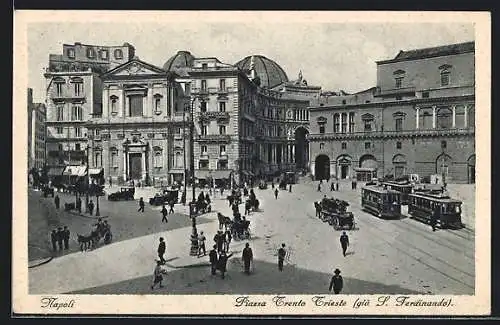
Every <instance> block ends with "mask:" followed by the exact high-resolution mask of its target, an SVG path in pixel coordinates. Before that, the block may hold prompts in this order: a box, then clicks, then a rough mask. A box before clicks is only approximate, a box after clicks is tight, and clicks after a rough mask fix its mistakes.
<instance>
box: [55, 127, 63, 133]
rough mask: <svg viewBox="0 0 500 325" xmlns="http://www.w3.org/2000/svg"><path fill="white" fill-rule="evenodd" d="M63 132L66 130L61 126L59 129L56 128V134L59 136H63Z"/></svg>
mask: <svg viewBox="0 0 500 325" xmlns="http://www.w3.org/2000/svg"><path fill="white" fill-rule="evenodd" d="M63 130H64V129H63V128H62V127H60V126H59V127H56V133H57V134H63Z"/></svg>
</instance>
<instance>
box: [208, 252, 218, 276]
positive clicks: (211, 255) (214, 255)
mask: <svg viewBox="0 0 500 325" xmlns="http://www.w3.org/2000/svg"><path fill="white" fill-rule="evenodd" d="M208 257H209V258H210V266H211V268H212V275H215V271H216V270H217V262H218V258H217V245H214V247H213V249H212V250H211V251H210V253H208Z"/></svg>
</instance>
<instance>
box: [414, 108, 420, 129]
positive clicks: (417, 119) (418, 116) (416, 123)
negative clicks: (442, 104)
mask: <svg viewBox="0 0 500 325" xmlns="http://www.w3.org/2000/svg"><path fill="white" fill-rule="evenodd" d="M416 109H417V115H416V121H415V128H416V129H417V130H418V127H419V123H420V107H416Z"/></svg>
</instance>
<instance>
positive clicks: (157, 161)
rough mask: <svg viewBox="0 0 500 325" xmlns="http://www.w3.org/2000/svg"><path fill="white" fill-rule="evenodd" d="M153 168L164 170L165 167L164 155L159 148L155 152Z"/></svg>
mask: <svg viewBox="0 0 500 325" xmlns="http://www.w3.org/2000/svg"><path fill="white" fill-rule="evenodd" d="M153 154H154V156H153V166H154V167H155V168H162V167H163V154H162V150H161V148H159V147H155V148H154V150H153Z"/></svg>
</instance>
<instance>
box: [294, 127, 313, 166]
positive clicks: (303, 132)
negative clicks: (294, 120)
mask: <svg viewBox="0 0 500 325" xmlns="http://www.w3.org/2000/svg"><path fill="white" fill-rule="evenodd" d="M307 134H309V131H308V130H307V129H306V128H305V127H303V126H300V127H298V128H297V129H295V134H294V139H295V157H294V158H295V167H296V168H297V169H305V168H307V166H308V164H309V161H308V160H309V143H308V141H307V138H306V137H307Z"/></svg>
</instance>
